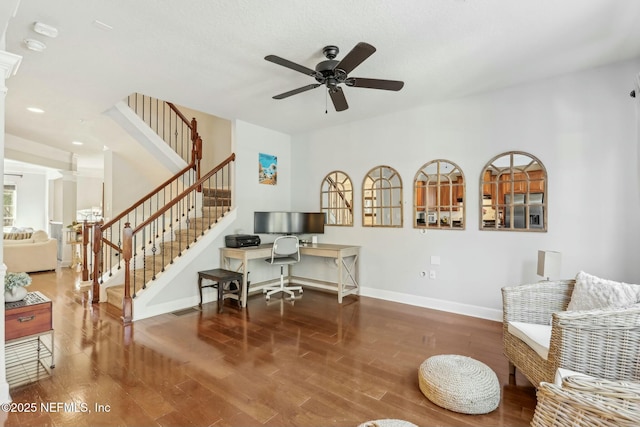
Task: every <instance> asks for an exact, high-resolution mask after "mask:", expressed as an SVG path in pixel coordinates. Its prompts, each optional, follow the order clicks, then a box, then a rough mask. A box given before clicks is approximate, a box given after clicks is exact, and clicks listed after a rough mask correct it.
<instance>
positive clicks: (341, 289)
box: [338, 255, 344, 304]
mask: <svg viewBox="0 0 640 427" xmlns="http://www.w3.org/2000/svg"><path fill="white" fill-rule="evenodd" d="M342 269H343V261H342V255H338V304H342V295H343V294H344V283H343V282H342V280H343V277H342V276H343V274H342Z"/></svg>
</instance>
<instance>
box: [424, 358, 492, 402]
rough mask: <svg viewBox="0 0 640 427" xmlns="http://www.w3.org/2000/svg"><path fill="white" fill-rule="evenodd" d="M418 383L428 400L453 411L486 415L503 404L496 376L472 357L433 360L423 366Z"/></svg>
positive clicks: (426, 361)
mask: <svg viewBox="0 0 640 427" xmlns="http://www.w3.org/2000/svg"><path fill="white" fill-rule="evenodd" d="M418 381H419V384H420V390H421V391H422V393H423V394H424V395H425V396H426V397H427V399H429V400H430V401H432V402H433V403H435V404H436V405H438V406H441V407H443V408H446V409H449V410H451V411H455V412H460V413H463V414H486V413H488V412H491V411H493V410H494V409H496V408H497V407H498V404H500V383H499V382H498V377H497V376H496V373H495V372H493V371H492V370H491V368H489V367H488V366H487V365H485V364H484V363H482V362H479V361H477V360H475V359H472V358H470V357H466V356H457V355H453V354H443V355H439V356H432V357H430V358H428V359H427V360H425V361H424V362H423V363H422V365H420V369H419V370H418Z"/></svg>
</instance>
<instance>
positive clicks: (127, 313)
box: [93, 153, 236, 324]
mask: <svg viewBox="0 0 640 427" xmlns="http://www.w3.org/2000/svg"><path fill="white" fill-rule="evenodd" d="M235 158H236V155H235V153H232V154H231V155H230V156H229V157H227V158H226V159H225V160H224V161H222V162H221V163H220V164H219V165H218V166H216V167H214V168H213V169H212V170H211V171H209V172H207V173H206V174H205V175H204V176H203V177H201V178H200V179H198V180H197V181H196V182H194V183H193V184H192V185H190V186H189V187H188V188H186V189H184V190H183V191H182V192H181V193H180V194H178V195H176V196H175V197H174V198H173V199H171V200H170V201H169V202H168V203H166V204H165V205H164V206H162V207H161V208H159V209H158V210H157V211H156V212H155V213H153V214H152V215H150V216H149V217H147V218H146V219H145V220H143V221H142V222H140V223H139V224H137V225H136V226H135V227H132V226H131V224H130V223H129V222H127V223H125V225H124V229H123V232H122V248H118V250H119V251H120V253H121V254H122V255H123V257H122V264H123V266H124V276H125V283H124V297H123V300H122V313H123V315H122V320H123V322H124V323H125V324H126V323H130V322H131V321H132V307H133V296H134V295H135V291H136V289H135V285H134V294H133V295H132V292H131V288H132V286H131V260H132V259H133V258H134V257H135V255H136V254H135V249H136V244H135V243H134V238H135V236H136V235H137V234H139V233H141V232H143V234H144V231H145V230H147V229H148V228H149V227H151V226H152V224H153V223H154V221H156V220H158V219H159V218H162V217H163V216H164V215H166V214H167V212H169V211H171V210H172V209H173V208H175V207H176V205H178V204H179V203H181V202H182V201H183V200H184V199H186V198H188V197H189V196H190V195H191V194H192V193H194V192H200V189H201V188H202V187H203V185H204V184H206V183H207V182H208V181H209V180H211V179H212V178H213V177H215V176H216V174H217V173H218V172H220V171H223V170H224V168H225V167H228V166H229V165H230V163H231V162H233V161H235ZM223 187H224V183H223ZM187 220H189V218H187ZM216 222H217V219H216ZM195 232H196V233H197V230H195ZM99 233H100V226H99V225H98V232H97V234H99ZM202 234H204V230H202ZM94 236H95V234H94ZM143 237H144V238H143V239H142V240H143V244H142V247H143V251H144V246H145V244H146V243H147V241H146V237H145V236H143ZM194 238H197V237H196V236H194ZM154 239H155V238H154ZM98 246H99V245H94V248H95V249H98V251H97V252H96V253H95V254H94V256H95V257H96V261H95V263H96V264H97V263H98V262H99V261H98V258H99V257H100V254H99V253H98V252H99V247H98ZM154 246H155V241H154ZM187 249H188V246H187ZM143 259H144V257H143ZM134 267H135V265H134ZM95 276H96V275H94V282H93V283H94V285H93V286H94V301H95V294H96V292H99V289H100V288H99V284H98V282H97V280H96V277H95ZM154 278H155V277H154ZM144 286H145V284H143V288H144ZM96 302H97V301H96Z"/></svg>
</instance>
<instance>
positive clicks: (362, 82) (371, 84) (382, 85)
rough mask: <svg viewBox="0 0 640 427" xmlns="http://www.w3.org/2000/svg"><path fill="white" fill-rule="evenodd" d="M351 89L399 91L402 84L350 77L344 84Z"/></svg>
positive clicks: (394, 81) (393, 81)
mask: <svg viewBox="0 0 640 427" xmlns="http://www.w3.org/2000/svg"><path fill="white" fill-rule="evenodd" d="M344 83H345V84H346V85H347V86H351V87H364V88H367V89H384V90H396V91H397V90H400V89H402V87H403V86H404V82H401V81H398V80H380V79H365V78H362V77H350V78H348V79H347V80H346V81H345V82H344Z"/></svg>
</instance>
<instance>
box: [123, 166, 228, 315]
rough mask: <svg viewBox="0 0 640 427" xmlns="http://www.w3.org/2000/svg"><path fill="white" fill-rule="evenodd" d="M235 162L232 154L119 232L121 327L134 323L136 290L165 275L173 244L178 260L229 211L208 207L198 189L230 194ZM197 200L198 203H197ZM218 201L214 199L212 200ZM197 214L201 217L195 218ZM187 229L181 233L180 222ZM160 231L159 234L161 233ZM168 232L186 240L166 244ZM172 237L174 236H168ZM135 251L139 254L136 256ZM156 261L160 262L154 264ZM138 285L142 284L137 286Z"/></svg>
mask: <svg viewBox="0 0 640 427" xmlns="http://www.w3.org/2000/svg"><path fill="white" fill-rule="evenodd" d="M233 161H235V154H231V156H229V157H228V158H227V159H226V160H224V161H223V162H222V163H220V164H219V165H218V166H216V167H215V168H214V169H212V170H211V171H209V172H208V173H207V174H205V175H204V176H203V177H202V178H200V179H199V180H197V181H196V182H195V183H194V184H193V185H191V186H190V187H188V188H186V189H185V190H184V191H183V192H182V193H180V194H179V195H177V196H176V197H174V198H173V199H172V200H171V201H169V202H167V204H166V205H165V206H163V207H162V208H160V209H158V210H157V211H156V212H155V213H154V214H152V215H150V216H149V217H148V218H146V219H145V220H144V221H142V222H141V223H139V224H137V225H135V226H132V224H130V223H129V222H127V223H125V225H124V229H123V232H122V236H123V238H122V254H123V260H122V264H123V265H124V269H125V270H124V276H125V279H124V281H125V283H124V297H123V299H122V320H123V323H125V324H127V323H131V321H132V319H133V298H135V297H136V292H137V291H138V290H139V289H145V288H146V285H147V282H148V281H149V280H155V278H156V273H158V272H160V271H164V269H165V266H166V265H168V264H170V263H173V259H174V256H173V252H172V251H173V249H174V243H177V245H178V248H177V256H181V255H182V244H184V245H185V247H184V249H189V246H190V244H191V243H192V242H193V243H195V242H196V241H197V240H198V238H199V237H200V236H203V235H204V232H205V229H210V228H211V227H212V225H215V223H217V222H218V220H219V219H220V218H221V217H222V216H224V215H225V214H226V213H227V212H229V211H230V210H231V204H232V203H231V202H229V203H227V202H224V203H221V204H220V205H218V203H217V202H215V201H214V204H213V205H207V204H206V202H204V200H203V199H202V198H201V197H199V196H198V194H199V193H200V189H202V188H204V189H207V190H206V191H207V192H210V193H211V194H216V193H221V192H225V191H229V184H230V180H231V162H233ZM198 200H200V202H198ZM214 200H217V199H214ZM185 204H186V205H191V204H193V208H192V209H189V210H187V211H186V212H185V214H186V217H185V216H183V220H181V221H180V222H179V223H178V224H179V225H178V230H175V229H171V228H170V229H169V230H167V229H166V228H165V224H166V219H167V217H168V216H169V217H171V216H172V214H171V212H173V211H176V210H177V211H180V208H179V206H181V205H185ZM198 212H200V213H201V215H200V216H198V215H197V214H198ZM183 221H184V222H185V224H186V227H185V229H184V230H182V229H181V224H182V222H183ZM170 227H171V226H170ZM160 230H162V231H161V232H160ZM167 231H169V233H170V234H174V233H175V232H177V231H184V232H185V235H186V239H185V241H184V242H183V241H182V240H181V239H178V240H167V239H166V238H167V237H168V236H167ZM169 237H173V236H169ZM167 249H168V250H169V256H168V257H166V258H165V253H166V252H167ZM137 251H140V253H138V252H137ZM148 252H150V255H149V256H150V257H151V262H150V263H151V272H150V274H151V277H150V278H147V276H146V272H147V264H146V263H147V256H148ZM138 256H139V258H140V261H141V262H142V264H143V265H142V267H141V268H140V269H137V268H136V267H137V265H136V264H137V263H138V262H139V261H138ZM156 257H159V258H160V259H159V260H158V262H156V261H157V260H156ZM132 270H134V272H135V271H136V270H141V271H142V277H141V278H140V277H138V275H136V274H133V275H132V274H131V271H132ZM140 282H141V283H140Z"/></svg>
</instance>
